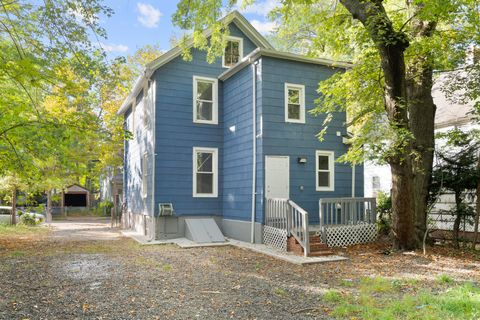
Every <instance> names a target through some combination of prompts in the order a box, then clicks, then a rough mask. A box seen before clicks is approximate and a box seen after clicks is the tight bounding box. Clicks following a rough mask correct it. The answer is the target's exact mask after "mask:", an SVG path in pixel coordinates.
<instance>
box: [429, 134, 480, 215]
mask: <svg viewBox="0 0 480 320" xmlns="http://www.w3.org/2000/svg"><path fill="white" fill-rule="evenodd" d="M478 136H479V132H478V131H477V130H471V131H469V132H463V131H461V130H459V129H453V130H450V131H448V132H445V133H441V134H438V135H437V138H438V139H440V140H442V141H445V146H443V147H442V148H439V149H438V150H437V152H436V155H437V162H438V163H437V164H436V165H435V167H434V171H433V177H432V188H431V198H432V200H431V201H432V202H434V201H435V200H436V198H438V197H439V196H440V195H441V194H443V193H445V192H453V193H454V194H455V208H454V210H452V211H450V212H448V211H447V212H446V213H450V214H451V215H453V216H455V217H457V219H459V221H460V220H465V219H467V220H472V217H473V216H474V214H475V210H474V208H473V207H472V206H470V204H469V203H470V202H471V201H472V200H473V198H474V194H475V190H476V188H477V181H478V179H480V172H479V171H478V168H477V162H478V152H479V150H480V139H478ZM444 211H445V210H444Z"/></svg>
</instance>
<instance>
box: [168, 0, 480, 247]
mask: <svg viewBox="0 0 480 320" xmlns="http://www.w3.org/2000/svg"><path fill="white" fill-rule="evenodd" d="M237 2H239V1H235V0H232V1H229V2H228V6H227V11H228V10H230V9H232V8H233V7H234V6H236V5H238V3H237ZM241 2H242V4H241V5H243V6H248V5H251V4H252V3H253V2H255V1H253V0H246V1H241ZM222 3H223V2H222V1H220V0H217V1H200V0H182V1H180V2H179V4H178V9H177V12H176V14H175V15H174V17H173V20H174V22H175V23H176V24H177V25H178V26H180V27H182V28H184V29H189V30H192V34H193V37H194V41H193V46H194V47H197V48H201V49H205V50H207V51H208V55H207V57H208V59H209V60H210V61H212V60H213V59H214V58H215V57H217V56H219V55H221V54H222V49H223V46H224V44H225V37H224V36H225V33H226V32H227V31H226V29H225V28H224V26H223V25H222V24H221V23H218V22H216V21H217V20H218V18H219V17H220V16H221V14H222V12H224V10H225V8H224V7H223V6H222ZM271 17H272V19H273V20H275V21H277V23H278V26H279V28H278V36H279V37H282V38H284V39H287V41H288V42H289V43H290V45H289V47H291V48H294V51H297V52H303V53H306V54H308V55H311V56H317V57H318V56H322V57H332V58H335V59H347V60H349V61H352V62H353V66H352V68H350V69H349V70H347V71H346V72H344V73H337V74H336V75H335V76H333V77H332V78H330V79H329V80H327V81H325V82H323V83H321V84H320V87H319V90H320V92H321V93H322V96H321V98H319V100H318V106H317V108H316V109H315V110H314V112H315V113H317V114H320V113H330V114H333V111H338V110H346V111H347V113H348V116H349V123H348V124H347V125H348V126H349V131H351V132H352V133H353V134H354V136H353V138H352V139H351V144H352V147H351V148H350V151H349V153H348V154H346V155H345V156H344V157H343V158H342V159H343V160H345V161H351V162H359V161H363V160H364V159H374V160H378V161H384V162H387V163H388V164H390V167H391V171H392V180H393V181H392V185H393V187H392V210H393V218H394V223H393V231H394V235H395V246H396V247H397V248H400V249H413V248H416V247H418V246H420V244H421V239H422V236H423V233H424V232H425V227H426V211H427V210H426V208H427V198H428V189H429V186H430V180H431V171H432V162H433V149H434V117H435V105H434V103H433V99H432V95H431V91H432V85H433V80H434V79H433V73H434V70H436V69H448V68H452V67H455V66H456V65H458V64H459V63H460V61H461V60H462V59H463V57H464V52H465V48H466V46H467V45H468V44H470V43H471V42H472V41H475V36H477V35H474V34H473V30H475V27H474V26H473V27H472V25H473V24H475V23H476V19H478V3H477V2H475V1H472V0H459V1H457V0H446V1H445V0H426V1H398V0H393V1H377V0H363V1H361V0H340V3H339V4H338V3H337V2H336V1H328V0H318V1H315V0H285V1H281V2H279V7H278V8H277V9H276V10H274V11H273V12H272V13H271ZM207 27H209V28H212V31H213V32H212V34H211V38H210V39H209V41H206V39H205V37H204V35H203V34H202V33H201V32H200V31H201V30H202V29H204V28H207ZM187 56H188V55H187ZM326 119H327V121H326V125H327V124H328V119H331V116H327V117H326Z"/></svg>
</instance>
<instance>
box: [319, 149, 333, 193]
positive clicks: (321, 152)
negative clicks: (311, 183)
mask: <svg viewBox="0 0 480 320" xmlns="http://www.w3.org/2000/svg"><path fill="white" fill-rule="evenodd" d="M318 156H328V168H329V180H330V186H328V187H319V186H318V171H319V168H318ZM315 188H316V190H317V191H334V190H335V153H334V152H333V151H325V150H317V151H316V152H315Z"/></svg>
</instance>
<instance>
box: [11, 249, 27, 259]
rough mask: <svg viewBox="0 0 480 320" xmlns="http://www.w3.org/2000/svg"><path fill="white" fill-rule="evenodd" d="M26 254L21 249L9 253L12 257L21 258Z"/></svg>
mask: <svg viewBox="0 0 480 320" xmlns="http://www.w3.org/2000/svg"><path fill="white" fill-rule="evenodd" d="M26 255H27V253H26V252H25V251H21V250H15V251H11V252H9V253H8V256H9V257H11V258H20V257H25V256H26Z"/></svg>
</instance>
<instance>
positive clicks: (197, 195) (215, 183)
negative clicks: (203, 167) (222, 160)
mask: <svg viewBox="0 0 480 320" xmlns="http://www.w3.org/2000/svg"><path fill="white" fill-rule="evenodd" d="M197 152H209V153H212V154H213V159H212V172H213V193H197ZM192 167H193V172H192V177H193V179H192V180H193V184H192V191H193V197H194V198H217V197H218V148H204V147H193V157H192Z"/></svg>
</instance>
